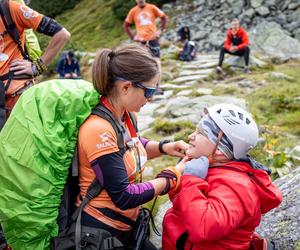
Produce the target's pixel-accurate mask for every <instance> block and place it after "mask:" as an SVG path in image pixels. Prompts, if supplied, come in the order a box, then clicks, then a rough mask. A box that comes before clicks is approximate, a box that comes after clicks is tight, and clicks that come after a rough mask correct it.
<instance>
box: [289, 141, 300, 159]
mask: <svg viewBox="0 0 300 250" xmlns="http://www.w3.org/2000/svg"><path fill="white" fill-rule="evenodd" d="M288 154H289V155H290V156H291V157H292V158H294V159H296V160H299V161H300V145H297V146H296V147H294V148H293V149H292V150H291V151H290V152H289V153H288Z"/></svg>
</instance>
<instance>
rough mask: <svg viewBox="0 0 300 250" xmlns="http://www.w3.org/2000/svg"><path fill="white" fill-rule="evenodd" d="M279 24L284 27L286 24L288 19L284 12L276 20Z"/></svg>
mask: <svg viewBox="0 0 300 250" xmlns="http://www.w3.org/2000/svg"><path fill="white" fill-rule="evenodd" d="M274 20H275V21H276V22H277V23H279V24H280V25H283V24H285V23H286V21H287V19H286V15H285V14H283V13H282V12H281V13H280V14H279V15H277V16H276V17H275V19H274Z"/></svg>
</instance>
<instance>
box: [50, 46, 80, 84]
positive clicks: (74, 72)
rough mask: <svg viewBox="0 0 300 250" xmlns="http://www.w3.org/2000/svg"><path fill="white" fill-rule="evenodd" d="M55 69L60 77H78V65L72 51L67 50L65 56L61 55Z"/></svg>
mask: <svg viewBox="0 0 300 250" xmlns="http://www.w3.org/2000/svg"><path fill="white" fill-rule="evenodd" d="M56 71H57V73H58V74H59V76H60V78H66V79H78V78H80V66H79V63H78V60H77V59H76V58H75V56H74V52H73V51H69V52H68V53H67V54H66V55H65V56H63V58H62V59H61V60H60V61H59V62H58V65H57V68H56Z"/></svg>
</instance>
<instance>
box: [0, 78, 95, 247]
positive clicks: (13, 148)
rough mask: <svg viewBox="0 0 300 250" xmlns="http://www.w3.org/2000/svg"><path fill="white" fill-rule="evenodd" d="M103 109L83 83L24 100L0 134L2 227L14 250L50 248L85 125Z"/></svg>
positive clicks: (49, 87) (65, 83)
mask: <svg viewBox="0 0 300 250" xmlns="http://www.w3.org/2000/svg"><path fill="white" fill-rule="evenodd" d="M98 103H99V94H98V93H97V92H96V91H95V90H94V88H93V86H92V84H91V83H89V82H86V81H83V80H51V81H47V82H43V83H40V84H38V85H35V86H33V87H32V88H30V89H28V90H27V91H26V92H24V93H23V94H22V96H21V97H20V99H19V101H18V102H17V104H16V105H15V107H14V109H13V111H12V113H11V115H10V117H9V119H8V120H7V122H6V124H5V125H4V127H3V129H2V130H1V132H0V173H1V174H0V183H1V185H0V222H1V226H2V228H3V231H4V234H5V237H6V239H7V241H8V244H9V245H10V246H12V248H13V249H14V250H18V249H22V250H23V249H24V250H25V249H31V250H32V249H35V250H38V249H40V250H42V249H43V250H44V249H49V248H50V239H51V238H52V237H55V236H57V234H58V225H57V221H56V220H57V216H58V208H59V206H60V202H61V195H62V193H63V189H64V184H65V181H66V178H67V175H68V170H69V167H70V163H71V161H72V157H73V153H74V148H75V145H76V143H77V134H78V129H79V127H80V125H81V124H82V123H83V122H84V121H85V119H86V118H87V117H88V116H89V115H90V114H91V111H92V108H93V107H94V106H96V105H97V104H98Z"/></svg>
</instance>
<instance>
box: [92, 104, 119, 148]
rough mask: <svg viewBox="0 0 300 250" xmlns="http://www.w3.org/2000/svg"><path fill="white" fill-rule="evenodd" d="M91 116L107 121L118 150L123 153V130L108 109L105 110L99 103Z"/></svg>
mask: <svg viewBox="0 0 300 250" xmlns="http://www.w3.org/2000/svg"><path fill="white" fill-rule="evenodd" d="M92 115H98V116H100V117H101V118H103V119H105V120H107V121H108V122H109V123H110V124H111V126H112V127H113V129H114V131H115V133H116V135H117V144H118V148H119V149H120V151H121V152H124V151H125V144H124V138H123V132H122V131H123V129H122V127H121V125H120V124H119V123H118V122H117V121H116V119H115V118H114V116H113V114H112V113H111V111H110V110H109V109H108V108H106V107H105V106H104V105H102V104H100V103H99V104H98V105H97V106H96V107H95V108H93V110H92Z"/></svg>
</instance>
